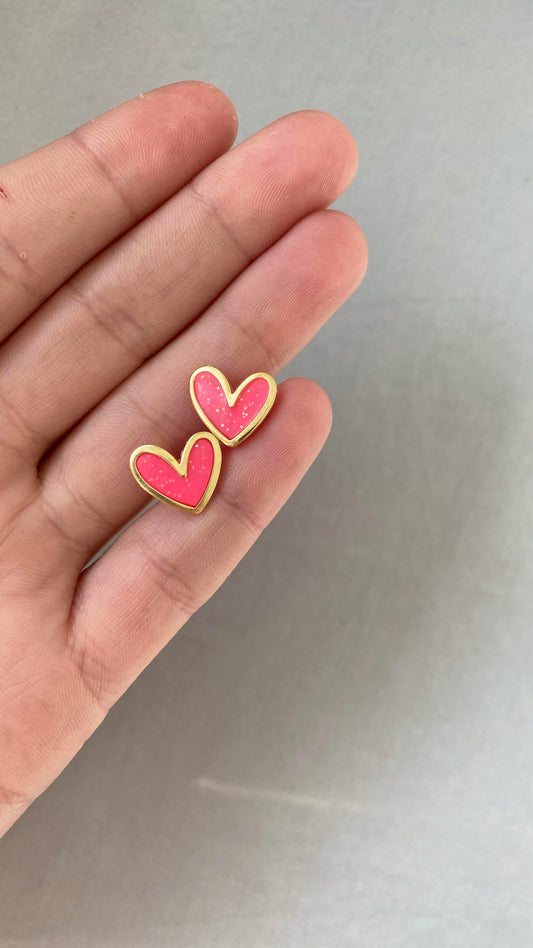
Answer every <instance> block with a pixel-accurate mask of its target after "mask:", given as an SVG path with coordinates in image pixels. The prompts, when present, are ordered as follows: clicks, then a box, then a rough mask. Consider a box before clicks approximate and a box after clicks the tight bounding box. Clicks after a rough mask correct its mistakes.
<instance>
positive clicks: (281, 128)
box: [0, 111, 357, 461]
mask: <svg viewBox="0 0 533 948" xmlns="http://www.w3.org/2000/svg"><path fill="white" fill-rule="evenodd" d="M356 164H357V151H356V146H355V143H354V141H353V138H352V137H351V135H350V133H349V132H348V130H347V129H346V128H345V126H344V125H342V124H341V123H340V122H339V121H338V120H337V119H335V118H334V117H333V116H330V115H329V114H327V113H324V112H314V111H304V112H296V113H292V114H290V115H287V116H284V117H283V118H281V119H279V120H277V121H276V122H274V123H272V124H271V125H269V126H267V127H266V128H265V129H263V130H262V131H260V132H258V133H257V134H255V135H253V136H252V137H251V138H249V139H248V140H247V141H245V142H243V143H242V144H241V145H239V146H237V147H236V148H234V149H233V150H232V151H230V152H229V153H227V154H225V155H223V156H222V157H221V158H219V159H217V160H216V161H215V162H213V164H212V165H210V166H209V167H208V168H206V169H205V170H204V171H202V172H201V173H200V174H199V175H197V177H196V178H195V179H193V180H192V181H191V182H190V183H189V184H188V185H187V186H186V187H185V188H183V189H182V190H181V191H180V192H178V194H177V195H175V196H174V197H173V198H171V199H170V200H169V201H167V202H166V204H164V205H163V206H162V207H161V208H159V209H158V210H157V211H155V212H154V213H152V214H151V215H150V216H149V217H148V218H147V219H145V220H144V221H143V222H141V223H140V224H139V225H137V226H136V227H135V228H134V229H132V230H131V231H129V232H128V233H127V234H125V235H124V236H123V237H122V238H121V239H120V240H118V241H116V242H115V243H114V244H113V245H111V246H110V247H109V248H107V249H106V250H105V251H103V252H102V253H101V254H99V255H98V256H97V257H95V258H94V260H92V261H90V262H89V263H88V264H86V266H85V267H83V268H82V270H80V271H79V272H78V273H77V274H76V275H75V277H73V278H72V279H71V280H69V281H67V283H65V284H64V285H63V287H61V289H60V290H58V291H57V292H56V293H55V294H54V296H53V297H51V299H50V300H49V301H47V303H45V304H44V305H43V306H42V307H41V309H40V310H39V311H38V312H37V314H36V315H35V316H34V317H33V318H32V319H31V320H30V321H29V322H28V323H27V324H25V325H24V326H23V327H22V328H21V329H20V330H19V331H18V332H16V333H15V334H14V335H13V336H12V337H11V338H10V340H9V341H8V342H7V343H6V344H5V346H4V347H3V350H2V361H1V368H2V373H1V381H0V396H4V398H5V401H6V403H7V404H8V406H9V408H10V411H9V412H8V414H9V418H10V419H13V420H14V421H13V424H14V426H15V431H13V432H10V440H11V442H14V443H15V445H16V446H17V447H20V448H22V449H25V450H26V452H28V437H29V433H30V432H31V445H30V453H31V455H32V457H33V459H34V460H35V461H37V460H38V459H39V458H40V457H41V456H42V455H43V454H44V453H45V452H46V451H47V450H48V448H49V447H50V445H51V444H52V443H54V442H55V441H57V440H58V439H59V438H60V437H61V436H62V435H63V434H64V433H65V432H66V431H68V430H69V429H70V428H71V427H72V426H73V425H75V424H76V422H77V421H78V420H79V419H80V418H81V417H83V416H84V415H85V414H87V412H88V411H90V410H91V409H92V408H93V407H94V406H95V405H96V404H98V402H100V401H101V400H102V399H103V398H104V397H105V396H106V395H107V394H108V393H109V392H110V391H111V390H112V389H114V388H115V387H116V386H117V385H118V384H119V383H120V382H122V381H123V380H124V379H125V378H127V377H128V376H129V375H130V374H131V373H133V372H134V371H135V370H136V369H137V368H138V367H139V365H141V364H142V363H143V362H145V361H146V360H147V359H148V358H149V357H150V356H152V355H153V354H154V353H156V352H158V351H159V350H160V349H161V348H162V347H163V346H165V345H166V344H167V343H168V342H169V341H170V340H171V339H172V338H173V337H174V336H175V335H176V334H178V333H179V332H180V331H181V330H182V329H183V328H184V327H185V326H186V325H188V324H189V323H190V322H191V321H192V320H193V319H194V318H195V317H196V316H198V315H199V314H200V313H201V312H202V311H203V310H204V309H205V308H206V307H207V306H208V305H209V303H210V302H211V301H212V300H213V299H215V298H216V297H217V296H218V295H219V294H220V293H221V292H222V291H223V290H224V289H225V288H226V286H228V284H229V283H231V282H232V280H233V279H234V278H235V277H236V276H237V275H238V274H239V273H240V272H241V271H242V270H244V269H245V268H246V267H247V265H248V264H249V263H250V262H251V261H252V260H254V259H255V258H256V257H258V256H259V255H260V254H261V253H262V252H263V251H264V250H265V249H266V248H268V247H269V246H270V245H272V244H273V243H274V242H275V241H276V240H277V239H278V238H279V237H281V236H282V235H283V234H284V233H285V232H286V231H287V230H289V228H290V227H291V226H292V225H293V224H294V223H295V222H296V221H298V220H299V219H300V218H302V217H304V216H305V215H307V214H309V213H310V212H312V211H313V210H317V209H319V208H323V207H326V206H327V205H329V204H330V203H331V202H332V201H334V200H335V199H336V198H337V197H338V196H339V194H341V193H342V191H343V190H344V189H345V188H346V187H347V186H348V184H349V182H350V181H351V179H352V177H353V175H354V173H355V169H356ZM19 418H23V419H24V425H23V426H21V427H20V429H18V428H17V421H16V419H19Z"/></svg>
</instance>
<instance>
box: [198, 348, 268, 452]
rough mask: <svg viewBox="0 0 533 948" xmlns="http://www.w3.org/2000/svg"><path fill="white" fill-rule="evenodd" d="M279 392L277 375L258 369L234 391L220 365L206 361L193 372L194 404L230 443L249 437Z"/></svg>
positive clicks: (227, 443)
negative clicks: (215, 365) (217, 367)
mask: <svg viewBox="0 0 533 948" xmlns="http://www.w3.org/2000/svg"><path fill="white" fill-rule="evenodd" d="M276 392H277V385H276V382H275V379H273V378H272V376H271V375H267V373H266V372H256V373H255V374H254V375H249V376H248V378H246V379H245V380H244V382H241V384H240V385H239V386H238V387H237V388H236V389H235V391H234V392H232V391H231V388H230V385H229V382H228V380H227V378H226V376H225V375H224V373H223V372H221V371H220V369H215V368H214V367H213V366H212V365H202V366H201V367H200V368H199V369H196V371H195V372H193V374H192V375H191V381H190V393H191V399H192V402H193V405H194V407H195V409H196V411H197V412H198V414H199V416H200V418H201V419H202V421H203V422H204V424H205V425H206V426H207V427H208V428H209V430H210V431H212V432H213V434H215V435H216V436H217V438H220V440H221V441H222V442H223V444H226V445H228V447H231V448H232V447H235V446H236V445H237V444H241V443H242V442H243V441H244V440H245V438H248V437H249V436H250V435H251V434H252V431H255V429H256V428H257V426H258V425H260V424H261V422H262V421H263V420H264V419H265V418H266V416H267V415H268V413H269V411H270V409H271V408H272V405H273V404H274V401H275V398H276Z"/></svg>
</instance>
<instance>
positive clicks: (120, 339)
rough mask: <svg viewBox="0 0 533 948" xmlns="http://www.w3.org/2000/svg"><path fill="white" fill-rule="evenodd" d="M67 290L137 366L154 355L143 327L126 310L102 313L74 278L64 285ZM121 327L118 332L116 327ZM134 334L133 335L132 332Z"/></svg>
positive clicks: (115, 309) (114, 309) (116, 308)
mask: <svg viewBox="0 0 533 948" xmlns="http://www.w3.org/2000/svg"><path fill="white" fill-rule="evenodd" d="M63 286H64V287H66V288H67V290H68V292H69V294H70V295H71V296H72V298H73V299H74V300H75V301H76V302H77V303H79V304H80V305H81V306H82V307H83V308H84V309H85V310H86V311H87V312H88V313H89V315H90V316H91V318H92V320H93V322H94V323H95V325H96V326H97V328H98V329H100V330H102V331H103V332H104V333H105V335H107V336H109V337H110V338H111V339H113V340H114V342H117V343H118V344H119V345H120V346H121V347H122V348H123V349H124V350H125V351H126V353H127V354H128V355H129V356H130V357H131V358H132V359H134V360H135V365H138V363H139V361H141V362H144V361H145V359H147V358H148V356H149V355H151V353H152V349H153V346H152V343H151V341H150V340H149V339H148V338H147V336H146V333H145V332H144V331H143V328H142V327H141V325H140V324H139V323H138V322H137V320H135V319H134V318H133V316H132V315H131V313H129V312H128V311H127V310H126V309H122V308H119V307H113V309H112V310H104V311H101V310H100V309H99V308H98V306H96V305H95V304H94V303H93V302H92V300H90V299H89V297H88V296H87V295H86V294H85V293H84V292H83V290H81V289H80V288H79V287H77V286H76V285H75V282H74V278H73V277H70V279H68V280H66V281H65V283H64V284H63ZM119 326H120V327H121V328H120V330H118V329H117V328H116V327H119ZM132 329H133V330H134V333H133V334H132V333H131V330H132ZM129 334H131V335H134V336H135V337H136V341H135V343H133V344H132V340H131V339H130V338H129Z"/></svg>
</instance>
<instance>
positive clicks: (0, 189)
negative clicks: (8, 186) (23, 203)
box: [0, 184, 7, 198]
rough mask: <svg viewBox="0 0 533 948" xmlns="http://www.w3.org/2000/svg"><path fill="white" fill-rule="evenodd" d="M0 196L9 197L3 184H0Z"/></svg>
mask: <svg viewBox="0 0 533 948" xmlns="http://www.w3.org/2000/svg"><path fill="white" fill-rule="evenodd" d="M0 197H2V198H7V193H6V192H5V191H4V189H3V187H2V185H1V184H0Z"/></svg>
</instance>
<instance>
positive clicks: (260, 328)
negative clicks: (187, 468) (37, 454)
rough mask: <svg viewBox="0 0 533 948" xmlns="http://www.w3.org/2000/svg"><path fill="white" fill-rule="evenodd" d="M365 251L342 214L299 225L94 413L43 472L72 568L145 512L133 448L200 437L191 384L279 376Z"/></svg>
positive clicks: (48, 506)
mask: <svg viewBox="0 0 533 948" xmlns="http://www.w3.org/2000/svg"><path fill="white" fill-rule="evenodd" d="M365 267H366V242H365V239H364V236H363V234H362V232H361V230H360V228H359V227H358V226H357V224H356V223H355V221H353V220H352V219H351V218H350V217H348V216H346V215H345V214H342V213H340V212H339V211H319V212H316V213H315V214H312V215H310V216H309V217H307V218H305V219H304V220H303V221H301V222H300V223H299V224H297V225H295V227H294V228H292V230H291V231H290V232H289V233H288V234H286V235H285V237H284V238H282V239H281V240H280V241H278V243H277V244H275V245H274V247H272V248H271V249H270V250H269V251H267V252H266V253H265V254H263V256H262V257H260V258H259V259H258V260H256V261H255V263H254V264H252V265H251V266H250V267H249V268H248V269H247V270H246V271H245V272H244V273H243V274H241V276H240V277H239V279H238V280H236V281H235V282H234V283H233V284H232V285H231V286H230V287H229V288H228V289H227V290H226V292H225V293H224V294H223V295H222V296H221V297H220V298H219V299H218V300H217V301H216V302H215V303H214V304H213V305H212V306H211V307H210V309H209V310H208V311H207V312H206V313H204V315H203V316H202V319H200V320H198V321H197V322H196V323H194V324H193V325H192V326H191V327H190V328H189V329H188V330H187V332H186V333H184V334H182V336H181V337H180V338H179V339H177V340H175V341H174V342H173V343H172V344H170V345H169V346H167V347H166V349H164V350H163V351H162V352H161V353H159V354H158V355H157V356H155V357H154V358H153V359H151V360H150V361H149V362H148V363H146V365H145V366H143V368H142V369H140V370H138V372H136V373H135V375H134V376H132V377H131V378H130V379H129V380H128V381H126V382H124V383H123V385H122V386H120V388H119V389H117V391H116V392H115V393H113V394H112V395H111V396H110V397H109V398H108V399H107V400H106V401H105V402H103V403H102V405H100V406H99V407H98V408H97V409H95V410H94V411H93V412H92V413H91V414H90V415H89V416H88V417H87V419H86V420H85V422H83V424H82V425H80V426H79V427H78V428H77V429H76V430H75V431H74V432H73V433H72V435H70V436H69V437H68V438H67V439H66V440H65V441H64V442H63V443H62V444H61V445H60V446H58V448H56V449H55V450H54V451H53V452H52V453H51V454H50V455H49V456H48V458H47V459H46V461H45V462H44V464H43V466H42V468H41V479H42V494H41V500H42V502H43V503H44V515H45V517H46V521H45V523H43V526H42V530H49V525H50V522H51V523H52V524H53V525H54V526H55V529H56V530H57V529H59V530H60V532H61V536H62V537H64V538H68V539H70V547H71V554H70V555H71V559H72V564H73V567H74V568H76V567H78V568H81V566H83V564H84V563H85V562H87V560H88V559H89V558H90V556H91V555H92V554H93V553H94V552H96V550H97V549H99V547H100V546H101V545H102V544H103V543H104V542H105V541H106V540H107V539H108V538H109V537H110V536H113V534H114V533H116V531H117V530H119V529H120V527H121V526H122V525H123V524H124V523H125V522H126V521H127V520H128V519H129V518H131V517H133V516H134V515H135V513H137V512H138V511H139V510H140V509H141V508H142V507H143V506H144V503H145V498H144V496H140V492H139V488H138V486H137V484H136V483H135V482H134V481H133V478H132V477H131V475H130V472H129V468H128V458H129V455H130V453H131V451H132V450H133V449H134V448H135V447H137V445H139V444H147V443H148V444H159V445H161V447H164V448H167V449H169V450H171V451H174V452H176V451H178V452H179V451H180V450H181V447H182V446H183V444H184V443H185V441H186V440H187V438H188V436H189V435H190V434H191V433H192V432H193V431H196V430H198V422H199V419H198V416H197V415H196V414H195V412H194V409H193V406H192V404H191V400H190V398H189V389H188V383H189V377H190V375H191V373H192V372H193V370H194V369H195V368H197V367H198V365H203V364H206V363H208V364H214V365H217V366H219V367H220V368H222V369H223V371H225V373H226V374H227V375H228V376H229V379H230V382H231V383H232V385H233V386H235V385H237V384H238V383H239V382H241V381H242V379H244V378H245V377H246V376H247V375H248V374H250V373H251V372H255V371H258V370H261V371H268V372H271V373H275V372H277V371H278V370H279V369H280V368H281V367H282V365H284V364H285V363H286V362H287V361H288V360H289V359H290V358H291V357H292V356H293V355H295V353H296V352H297V351H298V350H299V349H300V348H301V347H302V346H303V345H305V344H306V342H307V341H308V340H309V339H310V338H311V337H312V336H313V335H314V333H315V332H316V331H317V330H318V329H319V328H320V326H321V325H322V324H323V323H324V322H325V320H326V319H327V318H328V317H329V316H330V315H331V314H332V313H333V312H334V311H335V310H336V309H337V308H338V306H340V304H341V303H342V302H343V301H344V300H345V299H346V298H347V297H348V296H349V295H350V293H351V292H352V291H353V290H354V289H355V287H356V286H357V285H358V283H359V282H360V280H361V279H362V277H363V274H364V270H365Z"/></svg>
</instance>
